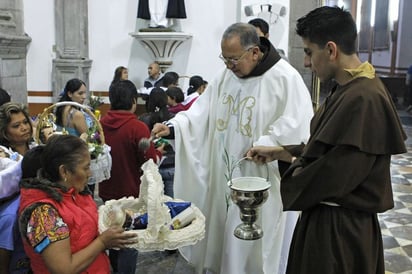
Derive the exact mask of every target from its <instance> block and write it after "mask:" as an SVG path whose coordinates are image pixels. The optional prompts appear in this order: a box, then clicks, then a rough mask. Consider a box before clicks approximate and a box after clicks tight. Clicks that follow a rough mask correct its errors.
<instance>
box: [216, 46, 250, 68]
mask: <svg viewBox="0 0 412 274" xmlns="http://www.w3.org/2000/svg"><path fill="white" fill-rule="evenodd" d="M254 47H255V46H252V47H250V48H248V49H246V50H245V52H244V53H242V55H240V56H239V57H237V58H226V57H223V55H222V54H220V55H219V58H220V59H222V61H223V62H224V63H225V64H226V65H233V66H236V65H237V64H239V62H240V61H242V59H243V58H245V56H246V54H247V53H248V52H249V51H250V50H251V49H253V48H254Z"/></svg>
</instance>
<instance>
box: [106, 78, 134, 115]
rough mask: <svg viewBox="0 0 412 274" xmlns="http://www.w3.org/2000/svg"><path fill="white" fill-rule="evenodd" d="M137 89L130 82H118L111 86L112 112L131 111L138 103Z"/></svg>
mask: <svg viewBox="0 0 412 274" xmlns="http://www.w3.org/2000/svg"><path fill="white" fill-rule="evenodd" d="M137 97H138V94H137V89H136V86H135V85H134V84H133V82H131V81H130V80H124V81H120V82H117V83H115V84H113V85H112V86H110V90H109V99H110V108H111V109H112V110H130V109H131V108H132V106H133V103H135V102H137Z"/></svg>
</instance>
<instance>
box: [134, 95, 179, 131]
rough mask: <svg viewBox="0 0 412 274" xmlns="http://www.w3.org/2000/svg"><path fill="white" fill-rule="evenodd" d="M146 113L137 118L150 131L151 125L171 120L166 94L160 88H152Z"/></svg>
mask: <svg viewBox="0 0 412 274" xmlns="http://www.w3.org/2000/svg"><path fill="white" fill-rule="evenodd" d="M147 110H148V113H145V114H143V115H141V117H139V119H140V120H141V121H143V122H144V123H145V124H146V125H147V126H148V127H149V129H150V130H151V129H152V128H153V125H154V124H156V123H161V122H163V121H167V120H169V119H171V118H173V115H172V114H171V113H170V112H169V110H168V107H167V94H166V92H165V91H164V90H163V89H162V88H153V89H152V91H151V92H150V95H149V100H148V105H147Z"/></svg>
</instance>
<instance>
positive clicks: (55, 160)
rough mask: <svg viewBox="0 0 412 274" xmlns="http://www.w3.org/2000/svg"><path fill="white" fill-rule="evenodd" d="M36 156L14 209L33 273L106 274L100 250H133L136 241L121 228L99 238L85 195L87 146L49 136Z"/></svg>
mask: <svg viewBox="0 0 412 274" xmlns="http://www.w3.org/2000/svg"><path fill="white" fill-rule="evenodd" d="M39 151H40V150H39ZM40 153H41V157H40V159H41V163H42V165H41V166H42V168H41V169H40V170H39V172H38V176H37V177H36V178H32V179H25V180H22V182H21V200H20V208H19V215H20V218H19V223H20V227H21V233H22V235H24V239H23V244H24V249H25V251H26V253H27V254H28V256H29V258H30V263H31V267H32V269H33V271H34V273H110V266H109V259H108V257H107V255H106V253H105V250H106V249H107V248H122V247H124V245H125V244H132V243H134V240H131V238H132V237H134V236H135V235H134V234H131V233H130V234H129V233H128V234H126V233H123V229H122V228H110V229H108V230H106V231H104V232H103V233H102V234H100V235H99V233H98V214H97V208H96V204H95V202H94V200H93V199H92V197H91V195H90V194H87V193H88V192H87V191H84V190H85V187H86V185H87V179H88V177H89V176H90V168H89V166H90V154H89V152H88V147H87V144H86V143H85V142H84V141H82V140H81V139H80V138H78V137H75V136H72V135H53V136H52V137H50V139H49V140H48V141H47V144H46V145H44V146H43V149H42V151H40ZM131 263H135V262H131Z"/></svg>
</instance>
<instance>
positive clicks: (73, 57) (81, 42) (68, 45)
mask: <svg viewBox="0 0 412 274" xmlns="http://www.w3.org/2000/svg"><path fill="white" fill-rule="evenodd" d="M87 7H88V6H87V0H70V1H67V0H66V1H64V0H55V20H56V46H55V48H56V59H54V60H53V83H52V84H53V85H52V86H53V97H54V99H55V100H56V99H57V98H58V96H59V94H60V92H61V91H62V90H63V88H64V86H65V84H66V82H67V81H68V80H70V79H72V78H79V79H81V80H83V81H84V82H85V83H86V85H88V84H89V72H90V69H91V66H92V60H90V59H89V35H88V13H87Z"/></svg>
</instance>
